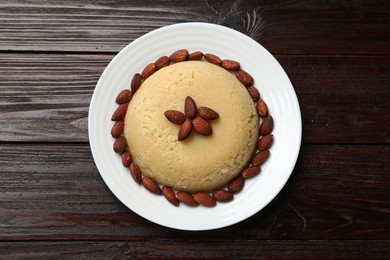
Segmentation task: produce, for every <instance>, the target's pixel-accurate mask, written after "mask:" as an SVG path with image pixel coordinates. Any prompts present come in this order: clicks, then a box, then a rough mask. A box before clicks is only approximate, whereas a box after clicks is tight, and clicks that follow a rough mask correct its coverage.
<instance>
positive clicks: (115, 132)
mask: <svg viewBox="0 0 390 260" xmlns="http://www.w3.org/2000/svg"><path fill="white" fill-rule="evenodd" d="M124 128H125V123H124V122H123V120H120V121H117V122H116V123H115V124H114V125H113V126H112V128H111V135H112V137H114V138H118V137H119V136H120V135H121V134H122V133H123V129H124Z"/></svg>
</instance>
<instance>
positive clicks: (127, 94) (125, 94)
mask: <svg viewBox="0 0 390 260" xmlns="http://www.w3.org/2000/svg"><path fill="white" fill-rule="evenodd" d="M132 97H133V93H131V91H130V90H129V89H124V90H122V91H121V92H119V94H118V96H116V100H115V102H116V103H117V104H123V103H127V102H129V101H130V100H131V98H132Z"/></svg>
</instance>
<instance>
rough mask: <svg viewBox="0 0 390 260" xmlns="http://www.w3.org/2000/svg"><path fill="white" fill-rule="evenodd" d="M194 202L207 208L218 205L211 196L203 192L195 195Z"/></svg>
mask: <svg viewBox="0 0 390 260" xmlns="http://www.w3.org/2000/svg"><path fill="white" fill-rule="evenodd" d="M194 200H195V201H196V202H198V203H199V204H201V205H203V206H206V207H214V206H215V205H216V204H217V203H216V202H215V200H214V198H213V197H212V196H211V195H210V194H208V193H207V192H203V191H201V192H197V193H195V195H194Z"/></svg>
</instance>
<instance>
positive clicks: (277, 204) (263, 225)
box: [0, 144, 390, 241]
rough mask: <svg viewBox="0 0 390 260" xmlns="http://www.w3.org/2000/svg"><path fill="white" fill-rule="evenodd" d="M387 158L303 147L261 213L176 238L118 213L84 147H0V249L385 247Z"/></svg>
mask: <svg viewBox="0 0 390 260" xmlns="http://www.w3.org/2000/svg"><path fill="white" fill-rule="evenodd" d="M388 158H390V147H389V146H388V145H375V146H374V145H304V146H303V147H302V150H301V154H300V156H299V160H298V163H297V166H296V167H295V169H294V172H293V174H292V176H291V178H290V180H289V181H288V183H287V185H286V187H285V188H284V189H283V190H282V192H281V193H280V194H279V195H278V196H277V197H276V198H275V199H274V200H273V201H272V202H271V203H270V204H269V205H268V206H267V207H265V208H264V209H263V210H262V211H260V212H259V213H257V214H255V215H254V216H252V217H251V218H249V219H247V220H245V221H243V222H240V223H238V224H235V225H233V226H230V227H227V228H223V229H218V230H213V231H205V232H184V231H179V230H174V229H169V228H165V227H162V226H159V225H156V224H153V223H150V222H149V221H147V220H145V219H143V218H142V217H140V216H138V215H136V214H135V213H133V212H132V211H131V210H129V209H127V208H126V207H125V206H124V205H122V204H121V203H120V202H119V201H118V200H117V199H116V198H115V197H114V196H113V194H112V193H111V192H110V191H109V190H108V188H107V187H106V185H105V184H104V182H103V180H102V179H101V177H100V176H99V173H98V171H97V169H96V168H95V165H94V163H93V160H92V158H91V154H90V149H89V146H88V144H72V145H70V144H64V145H61V144H44V145H43V144H42V145H40V144H1V145H0V165H1V167H0V178H1V182H0V191H1V192H0V204H1V210H0V226H1V232H0V240H58V239H60V240H64V239H66V240H91V239H92V240H96V239H99V240H134V239H135V240H137V239H144V238H146V237H147V238H148V239H174V240H175V239H185V240H197V241H203V240H206V239H207V240H226V241H228V240H229V241H236V240H268V239H272V240H279V239H305V240H307V239H316V240H317V239H326V240H328V239H389V234H390V223H389V221H388V220H389V217H390V202H389V198H390V190H389V187H390V176H389V170H390V166H389V161H388ZM118 160H119V158H118ZM162 199H163V198H162Z"/></svg>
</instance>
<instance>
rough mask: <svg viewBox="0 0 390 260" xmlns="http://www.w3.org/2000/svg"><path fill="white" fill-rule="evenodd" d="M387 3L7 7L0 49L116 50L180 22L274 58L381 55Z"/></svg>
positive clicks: (0, 6) (388, 39) (6, 2)
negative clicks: (209, 27)
mask: <svg viewBox="0 0 390 260" xmlns="http://www.w3.org/2000/svg"><path fill="white" fill-rule="evenodd" d="M389 17H390V4H389V2H388V1H383V0H376V1H368V2H364V1H331V2H329V1H325V2H323V1H311V2H300V1H278V2H277V3H275V1H268V0H263V1H249V0H243V1H234V0H230V1H203V2H202V3H199V2H197V1H190V0H186V1H124V0H122V1H114V2H112V1H108V2H107V1H86V0H85V1H76V0H72V1H66V2H64V1H60V0H55V1H54V0H52V1H45V0H40V1H28V0H23V1H17V2H15V1H11V0H3V1H1V3H0V50H2V51H9V50H14V51H20V50H23V51H25V50H27V51H72V52H74V51H80V52H85V51H88V52H95V51H96V52H106V51H109V52H117V51H119V50H120V49H122V48H123V47H124V46H126V45H127V44H128V43H130V42H131V41H133V40H134V39H136V38H138V37H139V36H141V35H143V34H145V33H147V32H149V31H151V30H153V29H157V28H160V27H162V26H166V25H170V24H175V23H181V22H190V21H196V22H210V23H217V24H222V25H225V26H228V27H231V28H234V29H236V30H238V31H241V32H243V33H245V34H246V35H249V36H250V37H252V38H253V39H255V40H256V41H258V42H260V43H261V44H263V45H264V46H265V47H266V48H267V49H269V50H270V51H271V52H272V53H275V54H287V53H288V54H293V53H294V54H336V53H342V54H347V53H354V54H389V52H390V35H389V33H388V32H389V31H390V23H389Z"/></svg>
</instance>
